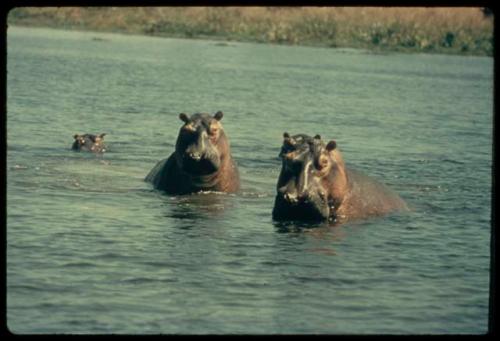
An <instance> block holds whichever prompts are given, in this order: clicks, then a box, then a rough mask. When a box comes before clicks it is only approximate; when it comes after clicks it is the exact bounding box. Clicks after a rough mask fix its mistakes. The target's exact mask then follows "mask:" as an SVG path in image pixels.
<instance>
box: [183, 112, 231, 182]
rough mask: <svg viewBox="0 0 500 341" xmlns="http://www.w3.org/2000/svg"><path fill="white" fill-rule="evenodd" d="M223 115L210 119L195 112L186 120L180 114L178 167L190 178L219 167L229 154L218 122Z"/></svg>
mask: <svg viewBox="0 0 500 341" xmlns="http://www.w3.org/2000/svg"><path fill="white" fill-rule="evenodd" d="M222 116H223V113H222V112H221V111H218V112H217V113H215V114H214V115H213V116H212V115H210V114H205V113H196V114H193V115H191V117H189V116H188V115H186V114H184V113H182V114H179V118H180V119H181V120H182V121H183V122H184V125H183V126H182V127H181V129H180V131H179V135H178V137H177V142H176V145H175V154H176V160H177V164H178V166H179V168H180V169H181V170H182V171H184V172H186V173H189V174H192V175H207V174H211V173H214V172H216V171H217V170H219V168H220V167H221V161H222V158H224V157H225V156H226V155H227V154H228V152H229V147H228V146H229V145H228V141H227V138H226V136H225V134H224V130H223V128H222V125H221V123H220V121H221V120H222Z"/></svg>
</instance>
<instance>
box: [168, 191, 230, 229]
mask: <svg viewBox="0 0 500 341" xmlns="http://www.w3.org/2000/svg"><path fill="white" fill-rule="evenodd" d="M232 206H233V203H232V200H231V194H226V193H220V192H212V191H209V192H199V193H194V194H188V195H180V196H171V197H169V199H168V200H166V202H165V207H166V209H167V213H166V214H165V216H166V217H170V218H175V219H189V220H192V221H193V222H196V221H200V220H206V219H207V220H215V219H221V218H223V215H224V212H225V210H226V209H230V208H231V207H232Z"/></svg>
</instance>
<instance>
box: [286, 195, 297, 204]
mask: <svg viewBox="0 0 500 341" xmlns="http://www.w3.org/2000/svg"><path fill="white" fill-rule="evenodd" d="M284 198H285V200H286V201H288V202H289V203H296V202H297V196H296V195H295V194H290V193H285V195H284Z"/></svg>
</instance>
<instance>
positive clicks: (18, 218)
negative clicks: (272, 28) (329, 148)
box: [6, 27, 493, 334]
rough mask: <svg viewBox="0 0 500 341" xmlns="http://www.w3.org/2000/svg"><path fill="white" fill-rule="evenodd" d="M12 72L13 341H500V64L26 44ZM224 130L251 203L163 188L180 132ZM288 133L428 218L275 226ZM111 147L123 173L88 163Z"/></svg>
mask: <svg viewBox="0 0 500 341" xmlns="http://www.w3.org/2000/svg"><path fill="white" fill-rule="evenodd" d="M7 52H8V54H7V71H8V75H7V120H6V123H7V243H6V246H7V263H6V264H7V326H8V328H9V330H10V331H11V332H13V333H21V334H31V333H98V334H101V333H119V334H122V333H123V334H150V333H151V334H160V333H166V334H171V333H174V334H214V333H215V334H227V333H236V334H239V333H242V334H301V333H308V334H380V333H383V334H448V333H452V334H464V333H466V334H468V333H473V334H476V333H485V332H487V326H488V307H489V302H488V300H489V277H490V276H489V270H490V229H491V226H490V217H491V184H492V174H491V173H492V129H493V124H492V121H493V59H492V58H488V57H464V56H448V55H425V54H412V55H407V54H397V53H393V54H374V53H369V52H368V51H364V50H354V49H333V48H312V47H296V46H278V45H263V44H250V43H236V42H229V43H220V42H215V41H209V40H202V41H201V40H182V39H165V38H154V37H143V36H133V35H118V34H104V33H92V32H75V31H63V30H51V29H28V28H21V27H9V29H8V34H7ZM218 110H222V111H223V112H224V118H223V120H222V124H223V126H224V128H225V131H226V134H227V135H228V136H229V139H230V142H231V148H232V153H233V156H234V158H235V160H236V161H237V163H238V165H239V169H240V174H241V183H242V189H241V191H240V192H239V193H237V194H220V193H203V194H197V195H189V196H178V197H175V196H167V195H164V194H162V193H159V192H157V191H155V190H153V189H152V187H151V185H150V184H148V183H145V182H144V181H143V179H144V177H145V176H146V174H147V173H148V172H149V170H150V169H151V168H152V167H153V166H154V165H155V164H156V162H157V161H159V160H160V159H162V158H165V157H167V156H168V155H169V154H170V153H171V152H172V151H173V147H174V143H175V139H176V136H177V133H178V129H179V127H180V126H181V124H182V122H181V121H180V120H179V118H178V114H179V113H180V112H186V113H194V112H210V113H215V112H216V111H218ZM284 131H287V132H289V133H290V134H298V133H306V134H309V135H315V134H320V135H321V136H322V137H323V138H324V139H326V140H329V139H335V140H336V141H337V145H338V147H339V149H340V150H341V151H342V152H343V155H344V160H345V161H346V164H347V165H349V166H350V167H352V168H355V169H357V170H360V171H362V172H364V173H366V174H368V175H370V176H372V177H374V178H376V179H378V180H380V181H382V182H384V183H386V184H387V185H388V186H389V187H391V188H392V189H394V190H395V191H396V192H398V193H399V194H400V195H401V196H402V197H403V198H404V199H405V200H406V201H407V203H408V205H409V206H410V207H411V208H412V210H411V211H410V212H408V213H400V214H392V215H390V216H387V217H382V218H376V219H371V220H366V221H358V222H353V223H348V224H345V225H341V226H337V227H331V226H327V225H322V224H319V225H316V226H307V225H303V226H302V225H300V224H295V225H290V226H288V225H282V224H277V223H274V222H273V221H272V219H271V210H272V206H273V202H274V195H275V191H276V189H275V186H276V182H277V178H278V174H279V170H280V166H281V163H280V160H279V159H278V153H279V150H280V146H281V143H282V134H283V132H284ZM102 132H104V133H107V135H106V137H105V141H107V144H108V147H109V151H108V152H107V153H105V154H104V155H101V156H99V155H94V154H89V153H76V152H73V151H71V150H70V147H71V144H72V141H73V137H72V136H73V135H74V134H76V133H94V134H96V133H102Z"/></svg>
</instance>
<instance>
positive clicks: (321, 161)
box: [316, 155, 328, 170]
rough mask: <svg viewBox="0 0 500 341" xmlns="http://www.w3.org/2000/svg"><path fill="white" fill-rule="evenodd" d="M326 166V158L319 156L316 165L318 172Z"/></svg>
mask: <svg viewBox="0 0 500 341" xmlns="http://www.w3.org/2000/svg"><path fill="white" fill-rule="evenodd" d="M327 166H328V158H327V157H326V156H324V155H321V156H320V157H319V159H318V161H317V163H316V168H317V169H318V170H322V169H323V168H325V167H327Z"/></svg>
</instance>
